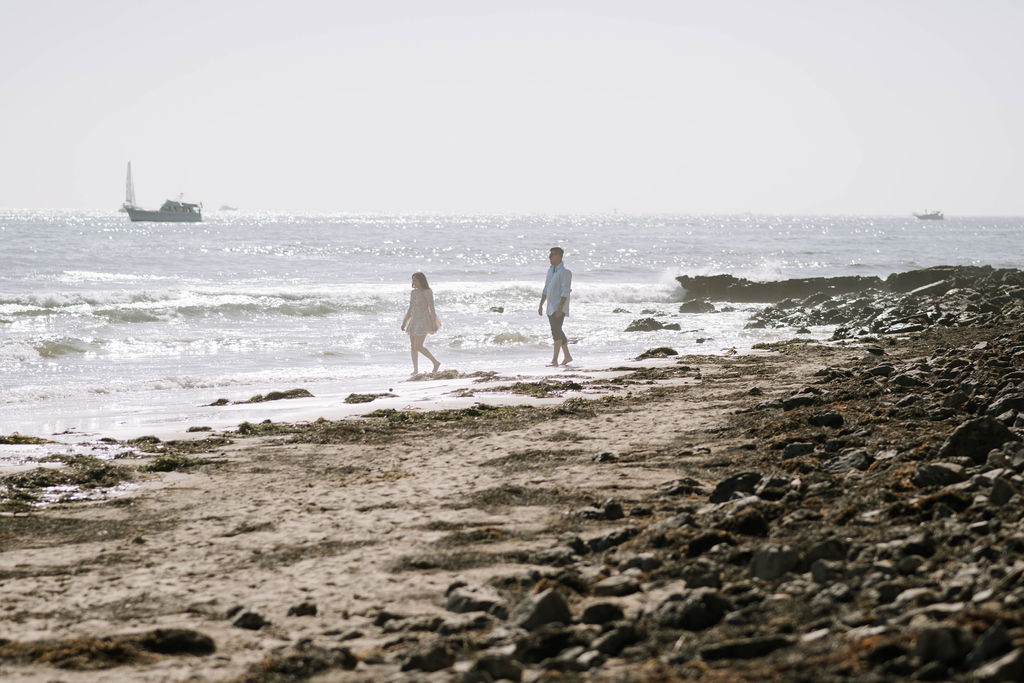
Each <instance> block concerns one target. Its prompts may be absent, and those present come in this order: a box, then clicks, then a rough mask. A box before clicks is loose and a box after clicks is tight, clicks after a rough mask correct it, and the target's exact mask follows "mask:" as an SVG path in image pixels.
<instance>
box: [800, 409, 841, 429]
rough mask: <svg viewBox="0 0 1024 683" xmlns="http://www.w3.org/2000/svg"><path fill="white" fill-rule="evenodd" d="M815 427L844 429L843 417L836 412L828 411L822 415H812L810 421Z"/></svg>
mask: <svg viewBox="0 0 1024 683" xmlns="http://www.w3.org/2000/svg"><path fill="white" fill-rule="evenodd" d="M808 422H810V423H811V424H812V425H814V426H815V427H834V428H838V427H842V426H843V416H842V415H840V414H839V413H837V412H836V411H834V410H827V411H824V412H821V413H816V414H814V415H811V417H810V419H809V420H808Z"/></svg>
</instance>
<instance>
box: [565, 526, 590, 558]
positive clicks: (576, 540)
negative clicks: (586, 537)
mask: <svg viewBox="0 0 1024 683" xmlns="http://www.w3.org/2000/svg"><path fill="white" fill-rule="evenodd" d="M558 543H559V544H560V545H564V546H567V547H568V548H570V549H572V551H573V552H574V553H576V554H577V555H585V554H586V552H587V544H586V543H584V542H583V539H582V538H580V537H579V536H577V535H576V534H574V533H573V532H571V531H567V532H566V533H564V534H562V535H561V536H559V537H558Z"/></svg>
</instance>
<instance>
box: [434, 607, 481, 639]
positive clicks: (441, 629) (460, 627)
mask: <svg viewBox="0 0 1024 683" xmlns="http://www.w3.org/2000/svg"><path fill="white" fill-rule="evenodd" d="M493 626H494V619H493V618H492V617H491V616H489V615H487V614H484V613H483V612H468V613H466V614H465V615H463V616H461V617H455V618H454V619H445V620H444V621H442V622H441V623H440V624H439V625H438V626H437V628H435V629H432V630H434V631H436V632H437V633H438V634H440V635H442V636H447V635H452V634H454V633H465V632H466V631H485V630H487V629H490V628H492V627H493Z"/></svg>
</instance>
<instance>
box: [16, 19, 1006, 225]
mask: <svg viewBox="0 0 1024 683" xmlns="http://www.w3.org/2000/svg"><path fill="white" fill-rule="evenodd" d="M1022 36H1024V1H1022V0H973V1H968V0H849V1H846V0H835V1H833V0H706V1H703V0H702V1H696V0H675V1H669V0H665V1H648V0H623V1H621V2H605V1H602V0H581V1H579V2H569V1H562V0H545V1H535V0H509V1H507V2H506V1H500V2H499V1H488V0H466V1H449V0H394V1H388V0H375V1H369V0H367V1H365V2H348V1H344V0H323V1H314V0H289V1H287V2H284V1H281V2H268V1H260V0H201V1H200V0H176V1H175V2H150V1H148V0H90V1H88V2H84V1H80V0H3V2H2V3H0V98H2V99H0V112H2V113H0V207H6V208H50V207H53V208H84V209H100V210H108V209H109V210H114V209H116V208H117V207H118V206H119V205H120V204H121V202H122V201H123V199H124V187H123V186H124V174H125V165H126V163H127V162H128V161H129V160H131V161H132V166H133V170H134V175H135V185H136V194H137V199H138V202H139V203H140V204H142V205H144V206H158V205H159V204H160V203H161V202H162V201H163V200H164V199H165V198H167V197H171V196H176V195H177V194H178V193H179V192H184V193H185V196H186V199H190V200H195V201H198V200H202V201H203V202H204V203H205V205H206V207H207V208H208V209H209V208H216V207H217V206H219V205H220V204H225V203H226V204H232V205H236V206H239V207H240V208H242V209H271V210H293V211H454V212H490V211H495V212H605V211H612V210H618V211H620V212H677V213H720V212H721V213H732V212H745V211H751V212H763V213H841V214H863V213H879V214H908V213H910V212H911V211H915V210H918V211H919V210H922V209H924V208H940V209H944V210H945V211H946V213H947V214H948V215H955V214H960V215H1024V86H1022V82H1024V39H1022Z"/></svg>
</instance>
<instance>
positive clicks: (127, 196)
mask: <svg viewBox="0 0 1024 683" xmlns="http://www.w3.org/2000/svg"><path fill="white" fill-rule="evenodd" d="M124 203H125V205H126V206H135V185H134V184H132V162H130V161H129V162H128V180H126V181H125V187H124Z"/></svg>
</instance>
